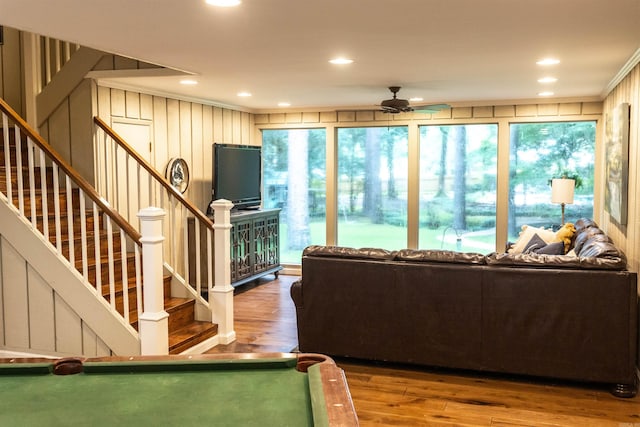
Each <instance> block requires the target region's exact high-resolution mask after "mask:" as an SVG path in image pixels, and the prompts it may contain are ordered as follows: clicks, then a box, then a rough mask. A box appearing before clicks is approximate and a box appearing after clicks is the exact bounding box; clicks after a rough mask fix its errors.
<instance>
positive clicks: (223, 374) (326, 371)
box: [0, 353, 358, 427]
mask: <svg viewBox="0 0 640 427" xmlns="http://www.w3.org/2000/svg"><path fill="white" fill-rule="evenodd" d="M0 425H1V426H13V425H20V426H91V427H96V426H154V427H155V426H164V425H171V426H173V425H175V426H193V425H206V426H261V427H265V426H278V427H282V426H295V427H299V426H317V425H320V426H357V425H358V418H357V416H356V413H355V410H354V407H353V403H352V401H351V396H350V394H349V390H348V387H347V383H346V379H345V376H344V372H343V371H342V369H340V368H339V367H338V366H336V364H335V363H334V361H333V360H332V359H331V358H329V357H327V356H323V355H319V354H295V353H259V354H255V353H247V354H210V355H192V356H184V355H181V356H135V357H105V358H63V359H55V360H50V359H49V360H47V359H2V360H0Z"/></svg>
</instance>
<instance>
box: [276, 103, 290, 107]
mask: <svg viewBox="0 0 640 427" xmlns="http://www.w3.org/2000/svg"><path fill="white" fill-rule="evenodd" d="M278 107H291V103H289V102H278Z"/></svg>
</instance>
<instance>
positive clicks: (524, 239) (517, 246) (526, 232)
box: [509, 225, 556, 254]
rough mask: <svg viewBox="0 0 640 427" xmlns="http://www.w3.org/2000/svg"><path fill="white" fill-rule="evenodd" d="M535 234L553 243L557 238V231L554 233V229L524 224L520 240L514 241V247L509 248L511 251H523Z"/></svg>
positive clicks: (517, 252)
mask: <svg viewBox="0 0 640 427" xmlns="http://www.w3.org/2000/svg"><path fill="white" fill-rule="evenodd" d="M534 234H537V235H538V236H540V238H541V239H542V240H544V241H545V242H546V243H551V242H553V241H554V239H555V238H556V233H554V232H553V231H552V230H545V229H544V228H538V227H531V226H529V225H523V226H522V231H521V232H520V237H518V240H517V241H516V242H515V243H514V245H513V247H511V249H509V253H512V254H519V253H522V251H523V250H524V247H525V246H526V245H527V243H529V240H531V238H532V237H533V235H534Z"/></svg>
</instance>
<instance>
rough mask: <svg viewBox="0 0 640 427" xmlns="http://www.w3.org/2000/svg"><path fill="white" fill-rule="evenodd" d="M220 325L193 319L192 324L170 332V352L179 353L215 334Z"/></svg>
mask: <svg viewBox="0 0 640 427" xmlns="http://www.w3.org/2000/svg"><path fill="white" fill-rule="evenodd" d="M217 333H218V325H216V324H213V323H210V322H200V321H197V320H196V321H193V322H192V323H191V324H189V325H187V326H185V327H183V328H180V329H178V330H176V331H174V332H173V333H170V334H169V354H178V353H182V352H183V351H185V350H187V349H188V348H190V347H192V346H193V345H195V344H198V343H199V342H202V341H204V340H206V339H208V338H211V337H213V336H215V335H216V334H217Z"/></svg>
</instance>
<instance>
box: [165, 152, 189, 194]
mask: <svg viewBox="0 0 640 427" xmlns="http://www.w3.org/2000/svg"><path fill="white" fill-rule="evenodd" d="M164 176H165V178H167V181H169V183H170V184H171V185H172V186H173V188H175V189H176V190H178V191H179V192H180V193H184V192H185V191H187V187H189V166H188V165H187V161H186V160H184V159H181V158H179V157H176V158H173V159H171V160H169V163H168V164H167V169H166V170H165V172H164Z"/></svg>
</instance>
